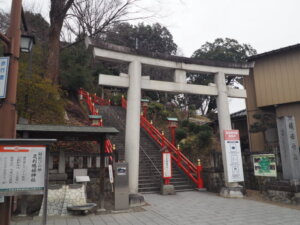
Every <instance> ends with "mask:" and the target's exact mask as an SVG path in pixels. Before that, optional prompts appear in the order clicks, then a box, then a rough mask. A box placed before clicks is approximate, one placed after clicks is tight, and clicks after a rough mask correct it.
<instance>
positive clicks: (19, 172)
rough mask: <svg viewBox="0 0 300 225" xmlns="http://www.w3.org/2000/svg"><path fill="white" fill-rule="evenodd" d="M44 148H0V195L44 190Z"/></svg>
mask: <svg viewBox="0 0 300 225" xmlns="http://www.w3.org/2000/svg"><path fill="white" fill-rule="evenodd" d="M45 161H46V147H45V146H0V194H3V195H5V194H6V193H8V192H18V191H37V190H43V189H44V179H45Z"/></svg>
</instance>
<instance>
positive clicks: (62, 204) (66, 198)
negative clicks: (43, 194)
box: [39, 184, 86, 216]
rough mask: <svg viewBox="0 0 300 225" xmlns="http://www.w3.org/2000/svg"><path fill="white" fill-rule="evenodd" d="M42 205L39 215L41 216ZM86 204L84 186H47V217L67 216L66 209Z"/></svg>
mask: <svg viewBox="0 0 300 225" xmlns="http://www.w3.org/2000/svg"><path fill="white" fill-rule="evenodd" d="M43 204H44V200H43V203H42V206H41V210H40V213H39V215H40V216H41V215H42V214H43ZM83 204H86V192H85V185H82V184H70V185H59V184H56V185H49V189H48V202H47V215H67V214H68V211H67V207H68V206H74V205H83Z"/></svg>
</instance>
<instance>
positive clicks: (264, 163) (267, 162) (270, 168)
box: [252, 154, 277, 177]
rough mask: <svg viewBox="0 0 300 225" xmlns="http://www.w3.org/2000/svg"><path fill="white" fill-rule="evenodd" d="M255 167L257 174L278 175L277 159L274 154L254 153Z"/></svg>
mask: <svg viewBox="0 0 300 225" xmlns="http://www.w3.org/2000/svg"><path fill="white" fill-rule="evenodd" d="M252 157H253V168H254V175H255V176H263V177H276V176H277V170H276V160H275V155H274V154H259V155H253V156H252Z"/></svg>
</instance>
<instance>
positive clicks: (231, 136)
mask: <svg viewBox="0 0 300 225" xmlns="http://www.w3.org/2000/svg"><path fill="white" fill-rule="evenodd" d="M224 141H225V151H226V159H227V165H226V166H227V174H228V182H240V181H244V172H243V161H242V155H241V144H240V135H239V131H238V130H224Z"/></svg>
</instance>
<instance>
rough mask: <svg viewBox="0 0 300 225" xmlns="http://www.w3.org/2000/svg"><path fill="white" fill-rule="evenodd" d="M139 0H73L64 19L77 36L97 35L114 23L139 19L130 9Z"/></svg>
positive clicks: (68, 27)
mask: <svg viewBox="0 0 300 225" xmlns="http://www.w3.org/2000/svg"><path fill="white" fill-rule="evenodd" d="M138 1H139V0H75V1H74V4H73V5H72V7H71V10H70V13H68V19H67V20H66V21H65V26H66V28H67V29H68V30H69V31H70V32H72V33H73V34H74V35H75V36H76V37H77V38H79V39H80V38H82V37H84V36H93V37H99V36H100V35H101V34H103V32H104V31H105V30H106V29H107V28H109V27H110V26H111V25H112V24H114V23H119V22H123V21H128V20H134V19H139V18H140V17H138V16H135V15H134V14H135V13H137V12H134V11H130V10H131V9H133V8H134V6H136V3H137V2H138ZM129 16H130V17H129Z"/></svg>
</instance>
